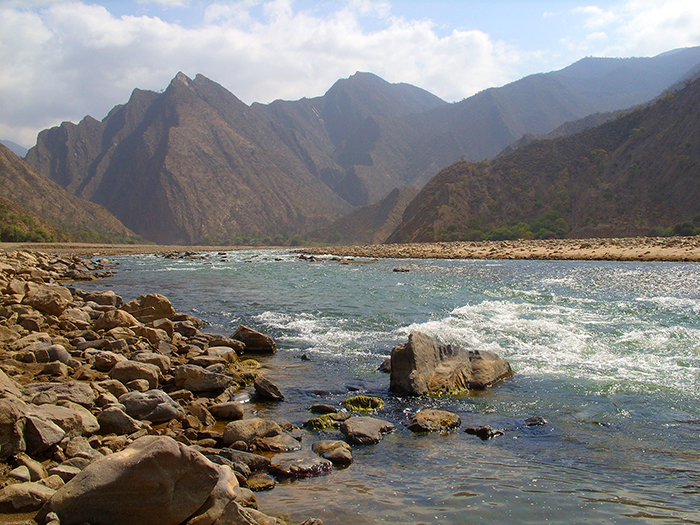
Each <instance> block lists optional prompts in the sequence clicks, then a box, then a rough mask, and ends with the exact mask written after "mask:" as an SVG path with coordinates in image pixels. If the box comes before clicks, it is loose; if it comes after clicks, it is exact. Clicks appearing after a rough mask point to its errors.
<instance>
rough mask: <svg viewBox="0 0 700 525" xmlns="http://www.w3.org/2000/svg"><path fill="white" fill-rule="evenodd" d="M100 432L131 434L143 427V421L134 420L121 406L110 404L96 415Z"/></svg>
mask: <svg viewBox="0 0 700 525" xmlns="http://www.w3.org/2000/svg"><path fill="white" fill-rule="evenodd" d="M97 421H98V422H99V424H100V432H101V433H102V434H118V435H122V434H133V433H134V432H137V431H139V430H141V429H142V428H144V425H143V423H141V422H140V421H137V420H135V419H134V418H132V417H131V416H129V415H128V414H127V413H126V412H124V411H123V410H122V409H121V408H119V407H116V406H110V407H107V408H105V409H104V410H103V411H102V412H100V414H99V415H98V416H97Z"/></svg>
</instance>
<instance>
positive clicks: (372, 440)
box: [340, 416, 396, 445]
mask: <svg viewBox="0 0 700 525" xmlns="http://www.w3.org/2000/svg"><path fill="white" fill-rule="evenodd" d="M395 429H396V427H395V426H394V424H393V423H390V422H388V421H383V420H381V419H377V418H373V417H367V416H360V417H351V418H350V419H348V420H346V421H344V422H343V423H342V424H341V425H340V431H341V432H342V433H343V435H344V436H345V437H346V438H347V440H348V441H349V442H350V443H354V444H356V445H374V444H376V443H379V442H380V441H381V440H382V436H383V435H384V434H388V433H389V432H393V431H394V430H395Z"/></svg>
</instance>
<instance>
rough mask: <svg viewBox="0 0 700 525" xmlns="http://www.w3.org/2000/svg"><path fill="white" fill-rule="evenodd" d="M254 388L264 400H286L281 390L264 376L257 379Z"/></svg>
mask: <svg viewBox="0 0 700 525" xmlns="http://www.w3.org/2000/svg"><path fill="white" fill-rule="evenodd" d="M253 387H254V388H255V392H256V393H257V394H258V396H259V397H261V398H262V399H268V400H270V401H283V400H284V396H283V395H282V392H280V389H279V388H277V385H275V384H274V383H273V382H272V381H270V380H269V379H267V378H265V377H263V376H259V377H256V378H255V381H254V382H253Z"/></svg>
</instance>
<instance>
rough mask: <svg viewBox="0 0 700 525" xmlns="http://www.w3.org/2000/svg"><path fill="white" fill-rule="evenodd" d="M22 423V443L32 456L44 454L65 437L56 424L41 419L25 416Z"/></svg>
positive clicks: (64, 433)
mask: <svg viewBox="0 0 700 525" xmlns="http://www.w3.org/2000/svg"><path fill="white" fill-rule="evenodd" d="M24 421H25V422H24V443H25V444H26V449H27V453H29V454H30V455H32V456H35V455H37V454H41V453H42V452H45V451H46V450H48V449H49V448H51V447H52V446H54V445H55V444H57V443H59V442H60V441H61V440H62V439H63V438H64V437H65V435H66V432H65V431H64V430H63V429H62V428H61V427H59V426H58V425H57V424H56V423H54V422H53V421H50V420H48V419H45V418H43V417H39V416H34V415H25V418H24Z"/></svg>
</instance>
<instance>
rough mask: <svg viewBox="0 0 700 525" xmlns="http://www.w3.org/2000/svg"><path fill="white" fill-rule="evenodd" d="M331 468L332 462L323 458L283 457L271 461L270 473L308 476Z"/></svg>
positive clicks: (287, 476)
mask: <svg viewBox="0 0 700 525" xmlns="http://www.w3.org/2000/svg"><path fill="white" fill-rule="evenodd" d="M332 470H333V463H331V462H330V461H328V460H327V459H323V458H283V459H281V460H280V461H277V462H274V463H272V466H271V467H270V473H271V474H273V475H275V476H277V477H279V478H294V479H298V478H310V477H314V476H322V475H324V474H328V473H329V472H331V471H332Z"/></svg>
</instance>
